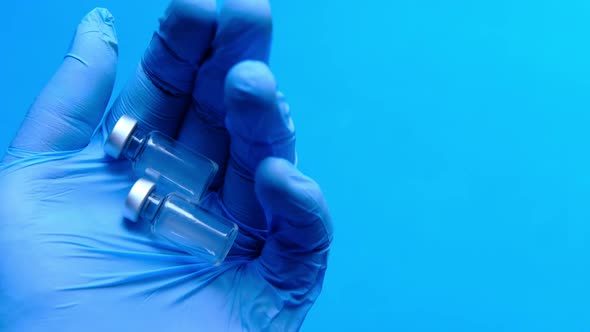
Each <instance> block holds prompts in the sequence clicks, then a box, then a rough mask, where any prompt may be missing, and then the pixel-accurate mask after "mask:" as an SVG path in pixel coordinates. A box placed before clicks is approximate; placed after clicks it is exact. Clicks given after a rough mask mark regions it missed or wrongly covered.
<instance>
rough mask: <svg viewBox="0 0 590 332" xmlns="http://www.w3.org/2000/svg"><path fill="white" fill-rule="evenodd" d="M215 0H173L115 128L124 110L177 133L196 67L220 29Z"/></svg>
mask: <svg viewBox="0 0 590 332" xmlns="http://www.w3.org/2000/svg"><path fill="white" fill-rule="evenodd" d="M216 21H217V9H216V2H215V0H173V1H172V2H171V3H170V5H169V7H168V9H167V10H166V12H165V14H164V16H163V17H162V18H161V19H160V27H159V29H158V30H157V31H156V32H155V33H154V36H153V38H152V40H151V43H150V45H149V47H148V49H147V50H146V52H145V54H144V56H143V59H142V61H141V64H140V65H139V68H138V69H137V73H136V76H135V77H134V78H133V79H131V81H130V82H129V83H128V84H127V86H126V87H125V88H124V90H123V92H122V93H121V95H120V96H119V98H118V99H117V100H116V101H115V104H114V105H113V107H112V109H111V110H110V113H109V115H108V117H107V120H106V126H107V129H108V130H111V129H112V128H113V126H114V125H115V123H116V122H117V120H118V119H119V118H120V117H121V116H123V115H130V116H132V117H134V118H136V119H137V120H139V121H141V122H142V123H143V124H144V125H145V126H146V127H147V128H148V129H156V130H159V131H162V132H164V133H166V134H169V135H173V134H174V133H175V132H176V130H177V128H178V126H179V125H180V122H181V121H182V118H183V116H184V113H185V111H186V108H187V105H188V101H189V100H190V96H191V92H192V90H193V84H194V80H195V76H196V72H197V70H198V68H199V65H200V63H201V62H202V60H203V58H204V57H205V55H206V53H207V51H208V49H209V47H210V44H211V42H212V39H213V37H214V34H215V27H216Z"/></svg>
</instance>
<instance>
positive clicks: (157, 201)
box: [139, 192, 164, 223]
mask: <svg viewBox="0 0 590 332" xmlns="http://www.w3.org/2000/svg"><path fill="white" fill-rule="evenodd" d="M163 201H164V196H162V195H160V194H158V193H156V192H153V193H151V194H150V196H149V197H148V198H147V199H146V201H145V204H144V206H143V207H142V209H141V212H140V213H139V219H140V220H144V221H148V222H150V223H152V222H153V221H154V219H155V217H156V214H157V213H158V210H159V209H160V206H161V205H162V202H163Z"/></svg>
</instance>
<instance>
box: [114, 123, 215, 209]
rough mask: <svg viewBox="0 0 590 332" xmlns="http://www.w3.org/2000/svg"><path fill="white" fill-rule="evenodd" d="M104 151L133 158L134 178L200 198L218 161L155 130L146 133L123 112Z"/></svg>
mask: <svg viewBox="0 0 590 332" xmlns="http://www.w3.org/2000/svg"><path fill="white" fill-rule="evenodd" d="M104 150H105V152H106V153H107V154H108V155H109V156H111V157H113V158H115V159H119V158H125V159H128V160H131V161H132V164H133V169H134V173H135V175H136V177H137V178H147V179H149V180H152V181H153V182H156V183H157V184H158V190H160V191H161V192H177V193H179V194H180V195H183V196H185V197H186V198H188V199H190V200H193V201H199V200H200V199H201V197H202V196H203V194H204V193H205V192H206V191H207V189H208V188H209V185H210V184H211V181H213V178H214V177H215V174H216V173H217V169H218V166H217V164H216V163H215V162H214V161H212V160H210V159H208V158H207V157H205V156H203V155H201V154H199V153H196V152H194V151H192V150H190V149H188V148H187V147H185V146H184V145H182V144H180V143H178V142H176V141H175V140H173V139H172V138H170V137H168V136H166V135H164V134H162V133H159V132H157V131H152V132H146V131H145V130H144V129H142V128H141V127H140V126H139V125H138V122H137V120H135V119H134V118H132V117H130V116H127V115H123V116H122V117H121V118H120V119H119V121H117V123H116V124H115V127H114V128H113V131H112V132H111V134H110V135H109V137H108V138H107V141H106V143H105V146H104Z"/></svg>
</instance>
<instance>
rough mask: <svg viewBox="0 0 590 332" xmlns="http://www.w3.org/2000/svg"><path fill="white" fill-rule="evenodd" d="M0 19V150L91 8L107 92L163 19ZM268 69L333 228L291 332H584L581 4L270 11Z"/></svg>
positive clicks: (67, 9) (50, 9)
mask: <svg viewBox="0 0 590 332" xmlns="http://www.w3.org/2000/svg"><path fill="white" fill-rule="evenodd" d="M2 6H3V12H4V13H3V25H2V29H1V30H0V40H2V46H1V52H0V60H1V61H0V78H1V80H0V84H1V88H0V100H1V101H2V105H1V111H0V145H1V146H2V148H4V147H5V146H7V145H8V143H9V140H10V139H11V137H12V136H13V135H14V134H15V132H16V130H17V127H18V125H19V124H20V121H21V120H22V118H23V116H24V114H25V112H26V110H27V107H28V105H30V104H31V102H32V101H33V99H34V98H35V96H36V95H37V94H38V92H39V91H40V90H41V88H42V86H43V85H44V84H45V82H46V81H47V80H48V79H49V77H50V76H51V75H52V73H53V71H54V70H55V69H56V68H57V66H58V65H59V63H60V62H61V58H62V56H63V54H64V53H65V51H66V49H67V46H68V44H69V42H70V39H71V36H72V33H73V31H74V28H75V26H76V25H77V23H78V21H79V19H80V18H81V17H82V16H83V15H84V14H85V13H86V12H88V11H89V10H91V9H92V8H93V7H95V6H104V7H107V8H109V9H110V10H111V11H112V12H113V13H114V15H115V17H116V18H117V30H118V35H119V41H120V62H119V69H120V70H119V77H118V83H117V87H116V89H117V91H119V90H120V88H121V87H122V86H123V84H124V82H125V81H126V80H127V79H128V78H129V77H131V75H132V74H133V72H134V70H135V67H136V64H137V63H138V61H139V59H140V57H141V55H142V52H143V50H144V48H145V46H146V45H147V43H148V41H149V39H150V37H151V33H152V31H153V30H154V29H155V28H156V26H157V18H158V17H159V15H160V13H161V12H162V11H163V9H164V8H165V6H166V2H165V1H138V0H133V1H130V0H126V1H116V0H103V1H74V0H59V1H33V2H30V1H11V2H8V3H5V4H3V5H2ZM273 11H274V17H275V46H274V53H273V58H272V67H273V69H274V71H275V73H276V75H277V77H278V79H279V81H280V84H281V88H282V90H284V91H285V92H286V93H287V96H288V98H289V101H290V103H291V107H292V110H293V112H294V117H295V121H296V125H297V128H298V135H299V136H298V150H299V154H300V157H301V167H302V169H303V170H304V171H305V172H306V173H308V174H309V175H311V176H313V177H314V178H315V179H316V180H317V181H318V182H319V183H320V184H321V185H322V187H323V189H324V191H325V194H326V196H327V199H328V201H329V203H330V206H331V209H332V213H333V216H334V221H335V227H336V240H335V243H334V247H333V251H332V255H331V259H330V268H329V271H328V274H327V278H326V283H325V286H324V292H323V293H322V296H321V297H320V299H319V301H318V302H317V304H316V306H315V307H314V308H313V310H312V312H311V313H310V315H309V317H308V319H307V321H306V323H305V325H304V329H303V331H328V330H329V331H339V330H347V331H348V330H350V331H352V330H355V331H361V330H363V331H385V330H386V331H584V330H586V331H588V330H590V286H589V283H590V260H589V257H590V255H589V250H590V247H589V244H588V241H589V236H590V225H589V222H590V210H589V209H588V202H589V201H590V157H589V154H588V147H589V146H590V143H589V140H590V133H589V132H588V130H587V128H588V127H589V126H590V112H589V110H590V105H589V104H590V99H589V98H590V79H589V74H590V47H589V45H590V37H589V36H588V32H589V31H590V20H588V17H590V3H589V2H588V1H581V0H580V1H543V0H537V1H506V0H495V1H457V0H455V1H454V0H451V1H435V0H396V1H380V2H379V3H377V2H358V1H350V2H347V1H337V0H324V1H274V2H273Z"/></svg>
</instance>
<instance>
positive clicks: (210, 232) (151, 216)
mask: <svg viewBox="0 0 590 332" xmlns="http://www.w3.org/2000/svg"><path fill="white" fill-rule="evenodd" d="M124 217H125V218H127V219H128V220H130V221H132V222H138V221H146V222H150V223H151V229H152V232H153V233H154V234H155V235H157V236H161V237H162V238H165V239H166V240H168V241H170V242H171V243H173V244H175V245H176V246H178V247H179V248H181V249H182V250H184V251H186V252H188V253H190V254H193V255H195V256H201V257H203V258H205V259H206V260H208V261H210V262H211V263H213V264H220V263H221V262H223V261H224V260H225V257H226V256H227V253H228V252H229V250H230V249H231V247H232V245H233V243H234V240H235V239H236V236H237V235H238V226H237V225H236V224H235V223H233V222H231V221H229V220H227V219H226V218H223V217H221V216H218V215H213V214H211V213H209V212H207V211H205V210H204V209H202V208H201V207H199V206H198V205H195V204H193V203H191V202H189V201H187V200H186V199H185V198H183V197H181V196H176V195H174V194H171V195H166V196H164V195H161V194H160V193H159V191H156V184H155V183H154V182H151V181H149V180H146V179H139V180H138V181H137V182H136V183H135V184H134V185H133V187H132V188H131V191H130V192H129V195H128V196H127V199H126V201H125V210H124Z"/></svg>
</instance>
